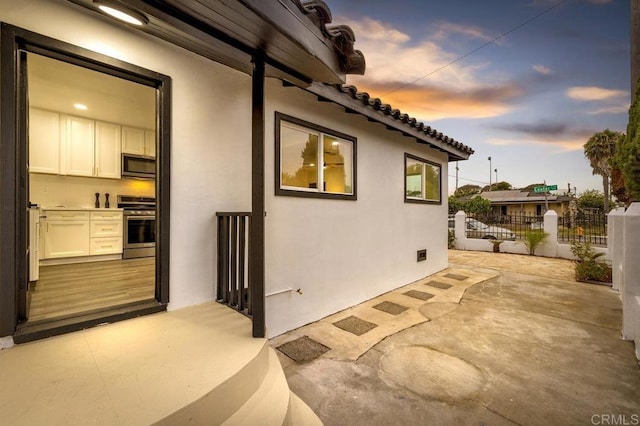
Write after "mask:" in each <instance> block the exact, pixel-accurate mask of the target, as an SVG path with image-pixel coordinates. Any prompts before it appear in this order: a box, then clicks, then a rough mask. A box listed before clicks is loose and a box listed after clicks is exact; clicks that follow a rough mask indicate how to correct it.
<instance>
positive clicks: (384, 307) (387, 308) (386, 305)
mask: <svg viewBox="0 0 640 426" xmlns="http://www.w3.org/2000/svg"><path fill="white" fill-rule="evenodd" d="M374 309H377V310H379V311H382V312H386V313H388V314H391V315H400V314H401V313H403V312H404V311H406V310H407V309H409V308H407V307H406V306H402V305H398V304H397V303H393V302H389V301H386V300H385V301H384V302H382V303H378V304H377V305H376V306H374Z"/></svg>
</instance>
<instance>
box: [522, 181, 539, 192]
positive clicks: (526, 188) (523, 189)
mask: <svg viewBox="0 0 640 426" xmlns="http://www.w3.org/2000/svg"><path fill="white" fill-rule="evenodd" d="M536 186H544V183H532V184H531V185H527V186H525V187H524V188H522V189H521V190H520V191H522V192H533V188H535V187H536Z"/></svg>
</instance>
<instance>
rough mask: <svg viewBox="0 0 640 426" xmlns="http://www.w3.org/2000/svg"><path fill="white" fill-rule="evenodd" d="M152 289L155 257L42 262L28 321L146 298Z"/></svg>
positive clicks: (94, 309)
mask: <svg viewBox="0 0 640 426" xmlns="http://www.w3.org/2000/svg"><path fill="white" fill-rule="evenodd" d="M154 293H155V258H154V257H145V258H140V259H123V260H113V261H106V262H91V263H77V264H72V265H55V266H41V267H40V279H39V280H38V282H37V284H36V285H35V286H32V287H31V307H30V309H29V321H28V322H29V323H31V322H34V321H41V320H49V319H53V318H62V317H68V316H70V315H75V314H79V313H87V312H91V311H96V310H100V309H105V308H110V307H114V306H120V305H126V304H128V303H132V302H138V301H141V300H148V299H152V298H153V297H154Z"/></svg>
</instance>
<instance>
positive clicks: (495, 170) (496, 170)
mask: <svg viewBox="0 0 640 426" xmlns="http://www.w3.org/2000/svg"><path fill="white" fill-rule="evenodd" d="M493 171H494V172H496V184H497V183H498V182H499V181H498V169H494V170H493Z"/></svg>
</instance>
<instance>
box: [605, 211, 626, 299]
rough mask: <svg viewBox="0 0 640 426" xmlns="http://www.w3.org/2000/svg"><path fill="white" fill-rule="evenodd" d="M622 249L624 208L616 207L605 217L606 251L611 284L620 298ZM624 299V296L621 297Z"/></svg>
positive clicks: (621, 292)
mask: <svg viewBox="0 0 640 426" xmlns="http://www.w3.org/2000/svg"><path fill="white" fill-rule="evenodd" d="M623 247H624V207H618V208H617V209H614V210H612V211H611V213H609V215H607V251H608V252H609V253H608V255H609V259H610V260H611V270H612V275H613V279H612V283H611V287H612V288H613V289H614V290H618V291H620V295H621V296H622V295H623V293H624V283H623V278H622V277H623V274H624V268H623V263H622V262H623V257H622V253H623V252H622V249H623ZM623 297H624V296H623Z"/></svg>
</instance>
